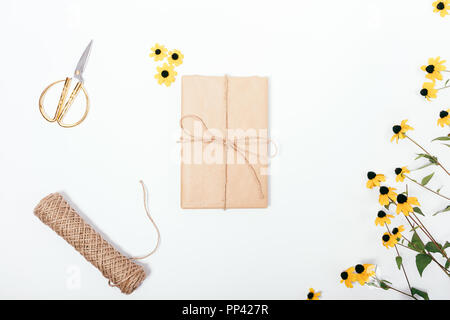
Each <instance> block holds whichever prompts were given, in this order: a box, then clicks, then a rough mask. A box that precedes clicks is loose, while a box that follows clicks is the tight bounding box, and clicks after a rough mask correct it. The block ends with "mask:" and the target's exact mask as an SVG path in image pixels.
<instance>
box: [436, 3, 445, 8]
mask: <svg viewBox="0 0 450 320" xmlns="http://www.w3.org/2000/svg"><path fill="white" fill-rule="evenodd" d="M436 8H437V9H438V10H444V8H445V4H444V3H443V2H439V3H438V4H437V5H436Z"/></svg>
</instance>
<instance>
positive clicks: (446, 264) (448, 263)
mask: <svg viewBox="0 0 450 320" xmlns="http://www.w3.org/2000/svg"><path fill="white" fill-rule="evenodd" d="M449 267H450V259H447V262H446V263H445V269H448V268H449Z"/></svg>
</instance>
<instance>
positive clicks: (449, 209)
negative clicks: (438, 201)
mask: <svg viewBox="0 0 450 320" xmlns="http://www.w3.org/2000/svg"><path fill="white" fill-rule="evenodd" d="M447 211H450V205H448V206H447V207H445V209H442V210H439V211H438V212H436V213H435V214H433V216H435V215H437V214H439V213H442V212H447Z"/></svg>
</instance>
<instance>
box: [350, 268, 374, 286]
mask: <svg viewBox="0 0 450 320" xmlns="http://www.w3.org/2000/svg"><path fill="white" fill-rule="evenodd" d="M374 268H375V266H374V265H373V264H357V265H356V266H355V271H356V274H355V279H356V281H358V282H359V284H360V285H362V286H363V285H364V284H365V283H366V282H367V281H368V280H369V278H370V277H372V276H373V275H375V271H374V270H373V269H374Z"/></svg>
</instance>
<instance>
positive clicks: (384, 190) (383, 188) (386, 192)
mask: <svg viewBox="0 0 450 320" xmlns="http://www.w3.org/2000/svg"><path fill="white" fill-rule="evenodd" d="M380 193H381V194H388V193H389V188H388V187H385V186H383V187H380Z"/></svg>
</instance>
